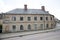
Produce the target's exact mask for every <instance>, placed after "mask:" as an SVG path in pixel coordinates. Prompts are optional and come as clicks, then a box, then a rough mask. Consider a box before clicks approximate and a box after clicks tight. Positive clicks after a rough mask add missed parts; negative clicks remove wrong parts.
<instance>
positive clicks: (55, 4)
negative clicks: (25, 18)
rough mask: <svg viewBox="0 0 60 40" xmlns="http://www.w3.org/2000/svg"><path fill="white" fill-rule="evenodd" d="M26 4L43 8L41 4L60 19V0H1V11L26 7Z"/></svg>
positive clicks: (35, 7)
mask: <svg viewBox="0 0 60 40" xmlns="http://www.w3.org/2000/svg"><path fill="white" fill-rule="evenodd" d="M24 4H27V5H28V9H41V6H45V10H46V11H49V13H50V14H52V15H54V16H55V17H56V18H57V19H59V20H60V0H0V13H2V12H3V13H5V12H8V11H10V10H13V9H16V8H24Z"/></svg>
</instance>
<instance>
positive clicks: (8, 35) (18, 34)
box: [0, 29, 58, 39]
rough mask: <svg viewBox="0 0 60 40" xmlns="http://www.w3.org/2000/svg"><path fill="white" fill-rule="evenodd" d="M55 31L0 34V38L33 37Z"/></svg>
mask: <svg viewBox="0 0 60 40" xmlns="http://www.w3.org/2000/svg"><path fill="white" fill-rule="evenodd" d="M56 30H58V29H49V30H41V31H30V32H18V33H6V34H0V38H1V39H6V38H13V37H22V36H27V35H33V34H38V33H46V32H50V31H56Z"/></svg>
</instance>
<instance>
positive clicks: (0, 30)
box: [0, 25, 2, 33]
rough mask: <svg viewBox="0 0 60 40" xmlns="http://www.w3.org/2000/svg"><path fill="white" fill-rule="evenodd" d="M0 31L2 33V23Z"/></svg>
mask: <svg viewBox="0 0 60 40" xmlns="http://www.w3.org/2000/svg"><path fill="white" fill-rule="evenodd" d="M0 33H2V25H0Z"/></svg>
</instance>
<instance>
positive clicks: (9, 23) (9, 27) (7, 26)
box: [3, 14, 55, 32]
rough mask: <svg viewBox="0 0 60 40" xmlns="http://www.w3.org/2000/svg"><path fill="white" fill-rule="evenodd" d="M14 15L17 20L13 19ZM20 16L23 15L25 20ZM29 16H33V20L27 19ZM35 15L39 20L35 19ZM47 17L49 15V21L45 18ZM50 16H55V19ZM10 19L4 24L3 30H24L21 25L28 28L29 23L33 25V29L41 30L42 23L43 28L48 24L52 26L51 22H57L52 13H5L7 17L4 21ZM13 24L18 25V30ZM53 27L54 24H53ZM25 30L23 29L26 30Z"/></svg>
mask: <svg viewBox="0 0 60 40" xmlns="http://www.w3.org/2000/svg"><path fill="white" fill-rule="evenodd" d="M12 16H15V17H16V21H13V20H12ZM20 17H23V21H20ZM27 17H31V21H28V20H27ZM34 17H37V21H34ZM40 17H43V19H44V20H42V21H41V20H40ZM45 17H48V21H46V20H45ZM50 17H52V18H53V20H50ZM5 20H8V21H7V23H4V24H3V32H9V31H10V32H14V31H15V32H16V31H22V30H20V25H23V27H24V30H28V25H29V24H30V25H31V30H36V29H37V30H39V29H41V25H40V24H43V29H47V28H46V24H48V25H49V28H51V24H53V25H54V24H55V22H54V17H53V16H52V15H31V14H30V15H5V19H3V21H5ZM34 24H37V28H36V29H35V26H34ZM12 25H16V30H13V29H12ZM52 27H53V26H52ZM24 30H23V31H24Z"/></svg>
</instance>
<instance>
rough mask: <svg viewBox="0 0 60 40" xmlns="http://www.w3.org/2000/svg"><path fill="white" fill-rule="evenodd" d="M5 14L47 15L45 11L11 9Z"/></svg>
mask: <svg viewBox="0 0 60 40" xmlns="http://www.w3.org/2000/svg"><path fill="white" fill-rule="evenodd" d="M6 13H7V14H49V13H48V12H47V11H43V10H41V9H27V10H24V9H19V8H16V9H13V10H11V11H8V12H6Z"/></svg>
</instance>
